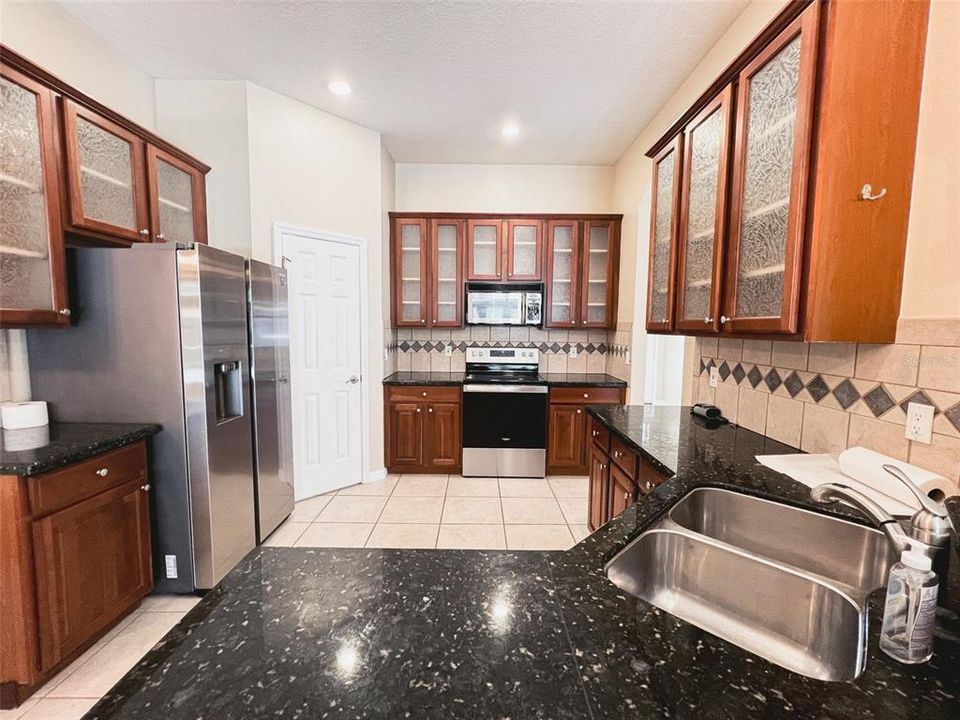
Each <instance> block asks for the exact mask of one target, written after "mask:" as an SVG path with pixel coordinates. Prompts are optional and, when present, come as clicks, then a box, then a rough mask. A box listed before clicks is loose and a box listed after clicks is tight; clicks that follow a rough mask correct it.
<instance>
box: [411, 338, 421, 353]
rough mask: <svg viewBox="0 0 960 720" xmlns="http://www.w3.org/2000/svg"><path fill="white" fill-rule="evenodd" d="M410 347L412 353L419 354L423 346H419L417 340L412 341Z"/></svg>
mask: <svg viewBox="0 0 960 720" xmlns="http://www.w3.org/2000/svg"><path fill="white" fill-rule="evenodd" d="M410 347H412V348H413V351H414V352H420V351H421V350H422V349H423V345H421V344H420V341H418V340H417V341H414V343H413V345H411V346H410Z"/></svg>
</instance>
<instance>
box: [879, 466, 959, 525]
mask: <svg viewBox="0 0 960 720" xmlns="http://www.w3.org/2000/svg"><path fill="white" fill-rule="evenodd" d="M882 467H883V469H884V470H886V471H887V472H888V473H890V474H891V475H893V476H894V477H895V478H896V479H897V480H899V481H900V482H901V483H903V485H904V486H905V487H906V488H907V490H909V491H910V492H912V493H913V495H914V497H915V498H917V502H919V503H920V507H922V508H923V509H924V510H926V511H927V512H928V513H930V514H932V515H936V516H937V517H947V508H946V507H945V506H944V505H943V503H938V502H937V501H936V500H934V499H933V498H932V497H930V496H929V495H927V494H926V493H924V492H923V491H922V490H921V489H920V488H918V487H917V484H916V483H915V482H913V480H911V479H910V476H909V475H907V474H906V473H905V472H904V471H903V470H901V469H900V468H898V467H897V466H896V465H890V464H889V463H885V464H884V465H882Z"/></svg>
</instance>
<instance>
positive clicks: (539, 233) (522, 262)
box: [506, 218, 543, 282]
mask: <svg viewBox="0 0 960 720" xmlns="http://www.w3.org/2000/svg"><path fill="white" fill-rule="evenodd" d="M506 227H507V234H506V252H507V258H506V260H507V262H506V266H507V280H509V281H511V282H535V281H537V280H542V279H543V268H542V263H543V221H542V220H539V219H537V218H532V219H514V218H511V219H508V220H507V221H506Z"/></svg>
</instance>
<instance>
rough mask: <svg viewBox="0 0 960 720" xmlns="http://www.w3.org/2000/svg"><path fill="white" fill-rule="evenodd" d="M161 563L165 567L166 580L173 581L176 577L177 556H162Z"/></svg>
mask: <svg viewBox="0 0 960 720" xmlns="http://www.w3.org/2000/svg"><path fill="white" fill-rule="evenodd" d="M163 562H164V564H165V565H166V570H167V579H169V580H173V579H175V578H176V577H177V556H176V555H164V556H163Z"/></svg>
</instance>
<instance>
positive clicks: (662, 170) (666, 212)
mask: <svg viewBox="0 0 960 720" xmlns="http://www.w3.org/2000/svg"><path fill="white" fill-rule="evenodd" d="M682 154H683V136H682V135H679V136H677V139H676V140H674V141H673V143H671V144H670V145H668V146H667V147H666V148H664V149H663V151H662V152H661V153H660V154H659V155H657V157H655V158H654V160H653V184H652V188H653V190H652V192H653V200H652V205H651V210H650V261H649V275H648V277H649V280H648V288H647V329H648V330H661V331H663V330H672V329H673V301H674V276H673V270H674V268H675V255H676V247H677V230H678V224H679V223H678V220H679V218H678V211H679V197H680V169H681V165H682V161H681V160H682Z"/></svg>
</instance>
